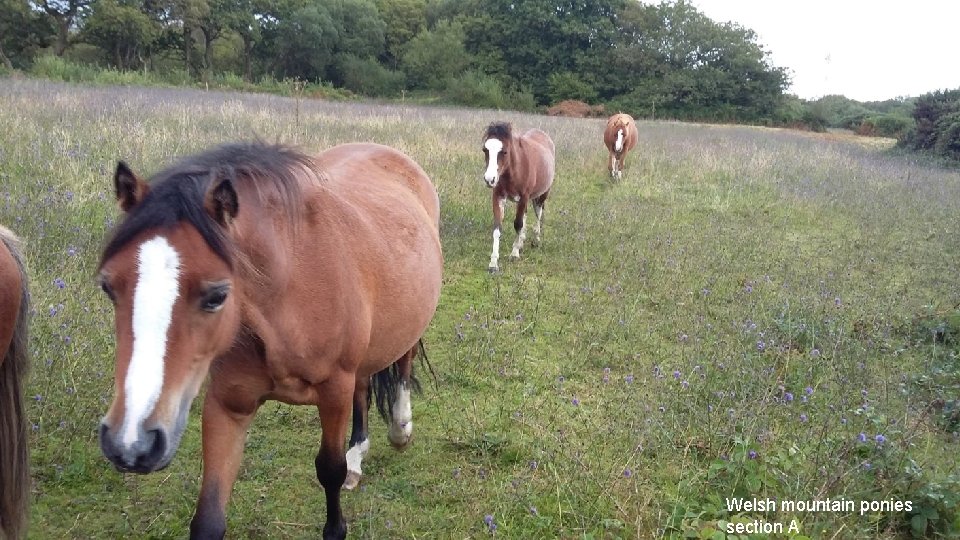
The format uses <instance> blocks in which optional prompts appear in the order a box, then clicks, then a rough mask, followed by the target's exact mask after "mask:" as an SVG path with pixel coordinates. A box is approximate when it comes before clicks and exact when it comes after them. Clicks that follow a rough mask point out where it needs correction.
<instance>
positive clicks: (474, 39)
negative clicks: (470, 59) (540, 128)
mask: <svg viewBox="0 0 960 540" xmlns="http://www.w3.org/2000/svg"><path fill="white" fill-rule="evenodd" d="M625 4H626V2H625V1H624V0H581V1H572V0H567V1H556V0H525V1H524V2H515V1H513V0H483V1H481V0H470V2H469V3H468V6H467V7H466V9H465V16H464V18H463V25H464V30H465V33H466V45H467V50H468V51H469V52H471V53H473V54H474V55H475V56H476V58H477V63H478V64H479V66H480V67H481V69H483V70H484V71H485V72H488V73H502V74H503V75H504V76H505V77H506V78H508V79H509V80H510V81H512V82H513V85H514V86H523V87H529V88H531V89H532V90H533V93H534V95H535V96H536V98H537V100H538V101H539V102H540V103H546V102H547V101H548V100H549V97H550V95H549V94H550V88H549V84H548V80H549V77H550V75H551V74H553V73H562V72H574V73H581V74H582V77H581V78H582V79H583V80H584V81H585V82H586V83H588V84H591V85H592V81H591V79H592V78H593V77H594V74H595V72H593V70H590V71H589V72H584V70H583V69H582V68H583V66H584V65H590V66H594V67H595V66H596V65H597V64H598V62H597V60H596V59H597V58H599V57H601V56H602V55H603V54H605V53H606V52H607V51H609V48H610V46H611V44H612V43H613V40H614V39H615V33H616V26H615V21H616V17H617V13H618V12H620V11H621V10H622V9H623V7H624V5H625Z"/></svg>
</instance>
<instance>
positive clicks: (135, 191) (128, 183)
mask: <svg viewBox="0 0 960 540" xmlns="http://www.w3.org/2000/svg"><path fill="white" fill-rule="evenodd" d="M113 187H114V190H116V192H117V202H118V203H119V204H120V209H121V210H123V211H124V212H129V211H130V210H131V209H132V208H133V207H134V206H136V205H138V204H140V201H142V200H143V198H144V197H146V196H147V193H148V192H149V191H150V184H147V183H146V182H144V181H143V180H141V179H140V177H139V176H137V175H136V174H135V173H134V172H133V171H132V170H130V167H128V166H127V164H126V163H124V162H122V161H118V162H117V171H116V172H115V173H113Z"/></svg>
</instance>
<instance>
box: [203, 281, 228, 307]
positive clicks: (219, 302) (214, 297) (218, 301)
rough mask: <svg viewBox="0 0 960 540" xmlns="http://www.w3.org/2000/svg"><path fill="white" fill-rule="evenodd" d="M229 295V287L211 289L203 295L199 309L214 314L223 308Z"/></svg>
mask: <svg viewBox="0 0 960 540" xmlns="http://www.w3.org/2000/svg"><path fill="white" fill-rule="evenodd" d="M229 293H230V287H228V286H220V287H215V288H213V289H211V290H210V291H209V292H207V294H206V295H204V297H203V300H201V302H200V309H202V310H204V311H207V312H210V313H216V312H217V311H220V308H222V307H223V304H224V302H226V301H227V295H228V294H229Z"/></svg>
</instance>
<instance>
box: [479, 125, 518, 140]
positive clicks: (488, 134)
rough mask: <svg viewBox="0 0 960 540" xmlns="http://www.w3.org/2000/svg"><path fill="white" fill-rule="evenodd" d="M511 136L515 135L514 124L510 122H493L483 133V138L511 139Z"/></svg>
mask: <svg viewBox="0 0 960 540" xmlns="http://www.w3.org/2000/svg"><path fill="white" fill-rule="evenodd" d="M511 137H513V126H511V125H510V122H493V123H492V124H490V125H489V126H487V130H486V131H485V132H484V134H483V140H487V139H500V140H509V139H510V138H511Z"/></svg>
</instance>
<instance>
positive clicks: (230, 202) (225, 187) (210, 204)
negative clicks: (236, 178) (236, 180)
mask: <svg viewBox="0 0 960 540" xmlns="http://www.w3.org/2000/svg"><path fill="white" fill-rule="evenodd" d="M203 207H204V208H205V209H206V211H207V213H208V214H210V217H212V218H213V219H214V221H216V222H217V223H219V224H220V225H223V226H224V227H226V226H228V225H230V223H231V222H232V221H233V218H235V217H237V211H238V210H239V208H240V205H239V200H238V199H237V190H235V189H234V188H233V182H232V181H230V179H229V178H216V177H214V178H213V180H212V181H211V182H210V188H209V189H207V194H206V195H205V196H204V198H203Z"/></svg>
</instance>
